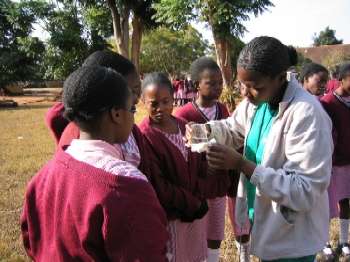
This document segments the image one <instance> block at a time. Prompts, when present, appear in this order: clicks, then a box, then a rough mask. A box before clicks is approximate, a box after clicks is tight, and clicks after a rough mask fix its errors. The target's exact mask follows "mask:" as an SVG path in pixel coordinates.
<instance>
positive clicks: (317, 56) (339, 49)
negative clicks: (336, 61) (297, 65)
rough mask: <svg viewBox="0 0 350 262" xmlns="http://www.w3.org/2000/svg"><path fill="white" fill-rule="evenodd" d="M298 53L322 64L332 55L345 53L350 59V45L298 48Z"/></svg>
mask: <svg viewBox="0 0 350 262" xmlns="http://www.w3.org/2000/svg"><path fill="white" fill-rule="evenodd" d="M296 49H297V51H298V52H300V53H301V54H303V55H304V56H305V57H306V58H309V59H311V60H312V61H313V62H315V63H319V64H321V63H322V60H323V59H324V58H325V57H327V56H328V55H329V54H331V53H343V54H345V55H346V56H348V57H350V44H341V45H322V46H317V47H306V48H296Z"/></svg>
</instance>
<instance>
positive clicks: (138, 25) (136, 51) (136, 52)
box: [131, 16, 143, 72]
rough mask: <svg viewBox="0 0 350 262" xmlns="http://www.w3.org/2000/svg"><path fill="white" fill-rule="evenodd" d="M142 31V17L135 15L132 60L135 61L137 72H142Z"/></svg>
mask: <svg viewBox="0 0 350 262" xmlns="http://www.w3.org/2000/svg"><path fill="white" fill-rule="evenodd" d="M142 31H143V25H142V22H141V19H140V18H139V17H137V16H134V18H133V20H132V38H131V41H132V42H131V61H132V62H133V63H134V65H135V67H136V70H137V72H140V51H141V41H142Z"/></svg>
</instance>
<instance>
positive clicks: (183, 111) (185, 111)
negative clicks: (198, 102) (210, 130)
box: [174, 103, 193, 119]
mask: <svg viewBox="0 0 350 262" xmlns="http://www.w3.org/2000/svg"><path fill="white" fill-rule="evenodd" d="M192 111H193V105H192V103H187V104H186V105H184V106H182V107H180V108H178V109H177V110H176V111H175V113H174V115H175V116H177V117H182V118H186V119H187V118H188V117H189V115H190V114H191V112H192Z"/></svg>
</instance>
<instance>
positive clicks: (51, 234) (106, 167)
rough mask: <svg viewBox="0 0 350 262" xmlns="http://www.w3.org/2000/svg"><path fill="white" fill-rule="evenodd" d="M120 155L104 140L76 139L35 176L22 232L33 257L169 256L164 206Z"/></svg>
mask: <svg viewBox="0 0 350 262" xmlns="http://www.w3.org/2000/svg"><path fill="white" fill-rule="evenodd" d="M120 157H121V156H120V152H118V150H117V149H116V148H115V147H114V146H112V145H110V144H108V143H106V142H104V141H98V140H73V141H72V143H71V146H69V147H68V149H67V151H66V152H65V151H63V150H62V149H61V148H59V149H58V150H57V152H56V154H55V156H54V158H53V159H52V160H51V161H50V162H49V163H48V164H46V165H45V166H44V167H43V168H42V169H41V170H40V171H39V172H38V174H37V175H36V176H35V177H34V178H33V179H32V180H31V182H30V183H29V185H28V187H27V191H26V196H25V201H24V208H23V213H22V216H21V230H22V237H23V242H24V247H25V249H26V252H27V254H28V255H29V256H30V257H31V258H32V259H33V260H35V261H48V260H49V261H76V260H79V261H150V262H151V261H166V242H167V240H168V233H167V229H166V216H165V214H164V211H163V210H162V208H161V206H160V204H159V201H158V200H157V197H156V194H155V192H154V190H153V188H152V186H151V184H150V183H149V182H148V181H147V178H146V177H145V176H144V175H143V174H142V173H141V172H139V171H138V170H137V169H136V168H135V167H134V166H133V165H131V164H129V163H127V162H125V161H122V160H120ZM140 243H141V244H140Z"/></svg>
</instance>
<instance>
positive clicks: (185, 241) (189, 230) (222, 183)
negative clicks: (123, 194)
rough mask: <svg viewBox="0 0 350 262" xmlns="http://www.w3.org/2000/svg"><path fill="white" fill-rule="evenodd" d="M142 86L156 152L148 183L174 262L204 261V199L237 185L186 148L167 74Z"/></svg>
mask: <svg viewBox="0 0 350 262" xmlns="http://www.w3.org/2000/svg"><path fill="white" fill-rule="evenodd" d="M142 86H143V95H142V99H143V101H144V103H145V106H146V109H147V112H148V116H147V117H145V119H144V120H143V121H142V123H141V124H140V129H141V131H142V132H143V134H144V135H145V137H146V140H147V142H148V144H149V146H150V148H151V149H152V150H151V152H152V153H151V154H150V155H151V157H152V159H151V161H150V165H151V168H150V175H151V176H150V177H149V180H150V181H151V183H152V185H153V187H154V189H155V191H156V192H157V195H158V198H159V201H160V203H161V204H162V206H163V208H164V210H165V211H166V213H167V216H168V220H169V232H170V241H169V245H168V252H169V253H171V254H172V258H171V261H178V262H187V261H188V262H199V261H205V260H206V258H207V235H206V220H205V219H203V217H204V216H205V215H206V213H207V211H208V205H207V201H206V199H207V198H216V197H218V196H226V195H227V193H231V194H234V193H235V192H236V185H237V181H235V180H234V177H233V176H230V175H228V174H225V173H222V172H220V171H219V172H217V173H216V172H214V171H213V170H210V169H209V168H208V167H207V162H206V159H205V155H201V154H199V153H192V152H191V151H190V149H189V148H187V147H186V146H185V142H184V140H183V136H184V135H185V124H186V121H185V120H183V119H180V118H176V117H173V116H172V115H171V113H172V110H173V94H172V92H173V89H172V87H171V83H170V81H169V79H168V78H167V77H166V75H164V74H162V73H152V74H149V75H147V76H146V77H145V79H144V81H143V83H142ZM211 171H212V172H211ZM208 172H209V173H208Z"/></svg>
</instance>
